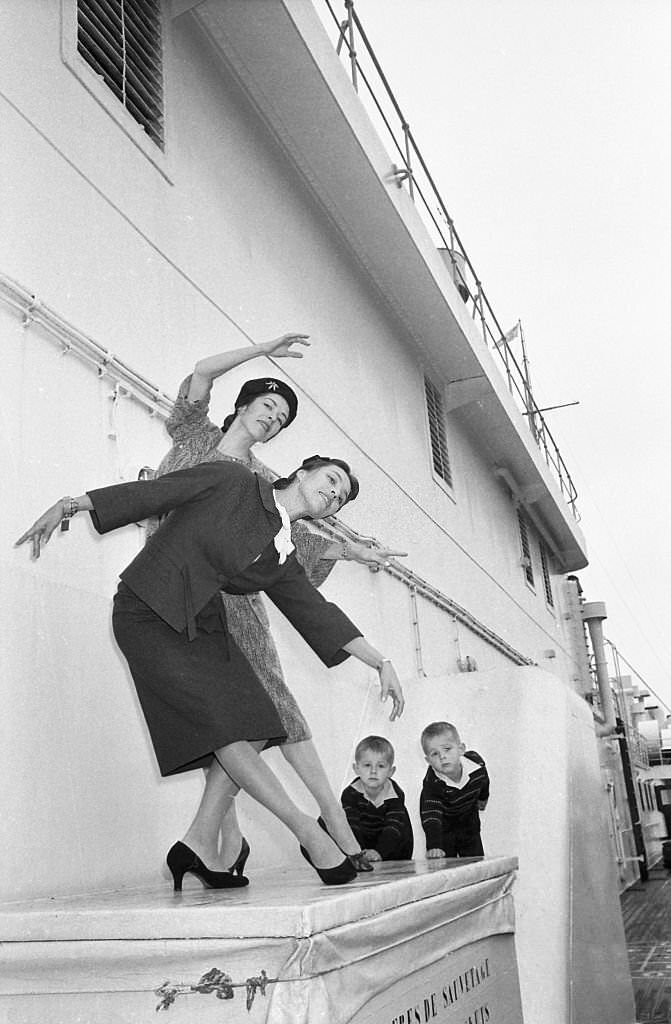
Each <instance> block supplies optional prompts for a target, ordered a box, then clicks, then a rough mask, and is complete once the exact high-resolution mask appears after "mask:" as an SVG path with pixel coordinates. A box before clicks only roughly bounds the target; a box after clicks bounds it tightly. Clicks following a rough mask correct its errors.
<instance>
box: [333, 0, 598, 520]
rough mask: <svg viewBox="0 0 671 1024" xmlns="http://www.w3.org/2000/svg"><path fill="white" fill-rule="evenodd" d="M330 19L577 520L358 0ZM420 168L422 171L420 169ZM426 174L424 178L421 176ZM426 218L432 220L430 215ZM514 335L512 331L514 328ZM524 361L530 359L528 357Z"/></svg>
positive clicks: (543, 428)
mask: <svg viewBox="0 0 671 1024" xmlns="http://www.w3.org/2000/svg"><path fill="white" fill-rule="evenodd" d="M324 2H325V3H326V6H327V7H328V9H329V11H330V14H331V17H332V18H333V21H334V22H335V24H336V26H337V28H338V41H337V44H336V51H337V53H338V54H339V55H340V53H341V50H342V49H343V47H345V48H346V53H347V58H348V61H349V66H350V74H351V78H352V85H353V87H354V89H355V91H356V92H357V93H358V92H359V83H363V84H364V85H365V86H366V89H367V90H368V93H369V96H370V99H371V100H372V102H373V105H374V109H375V112H376V113H377V115H378V116H379V117H380V120H381V122H382V124H383V125H384V127H385V128H386V130H387V132H388V133H389V136H390V139H391V142H392V143H393V146H394V149H395V151H396V152H397V153H398V158H399V161H400V163H401V167H400V168H397V167H396V166H394V177H395V179H396V182H397V184H398V186H399V188H401V187H403V184H404V183H407V187H408V193H409V195H410V198H411V199H412V200H413V202H414V203H415V205H416V206H417V208H418V210H419V211H420V214H421V215H423V219H424V220H425V224H426V226H427V228H428V230H429V233H430V234H431V235H432V238H433V241H434V242H435V243H436V244H437V246H438V248H441V249H443V250H444V252H445V254H446V256H447V259H448V261H449V269H450V272H451V275H452V279H453V280H454V283H455V285H456V287H457V290H458V291H459V294H460V295H461V298H462V299H463V301H464V303H465V304H466V307H467V308H469V309H470V312H471V316H472V318H473V320H474V321H475V320H477V321H479V324H480V330H481V332H482V336H483V340H484V342H485V344H486V345H487V346H488V347H490V348H491V349H492V350H493V352H496V353H498V358H499V359H500V360H501V362H502V364H503V369H504V373H505V378H506V381H507V384H508V390H509V391H510V393H511V394H512V395H513V397H514V398H515V399H516V400H517V402H518V403H519V404H520V406H521V411H522V413H523V415H524V416H525V417H526V418H527V421H528V424H529V430H530V432H531V435H532V437H533V439H534V441H535V442H536V444H537V446H538V448H539V450H540V451H541V453H542V455H543V457H544V459H545V462H546V464H547V465H548V467H549V468H550V470H551V471H552V472H553V474H554V476H555V478H556V480H557V482H558V484H559V488H560V490H561V493H562V494H563V496H564V497H565V499H566V501H567V503H568V505H569V507H570V508H571V512H572V513H573V516H574V517H575V518H576V520H577V519H579V518H580V517H579V514H578V510H577V507H576V499H577V491H576V488H575V485H574V483H573V481H572V479H571V475H570V473H569V471H568V468H567V466H566V463H565V462H564V459H563V457H562V455H561V452H560V451H559V446H558V445H557V442H556V441H555V439H554V437H553V436H552V433H551V431H550V428H549V427H548V425H547V423H546V422H545V419H544V418H543V414H542V412H541V410H540V408H539V406H538V405H537V403H536V401H535V399H534V397H533V394H532V391H531V384H530V381H529V375H528V372H526V365H525V366H524V367H522V366H520V364H519V362H518V360H517V358H516V356H515V354H514V352H513V350H512V348H511V346H510V343H509V336H508V335H506V334H505V333H504V331H503V330H502V328H501V325H500V323H499V321H498V319H497V317H496V314H495V313H494V310H493V309H492V306H491V304H490V302H489V299H488V298H487V295H486V294H485V291H484V288H483V287H482V282H481V281H480V279H479V277H478V275H477V273H476V270H475V268H474V266H473V264H472V263H471V260H470V258H469V256H468V253H467V252H466V249H465V247H464V245H463V243H462V241H461V238H460V237H459V234H458V232H457V229H456V227H455V225H454V220H453V219H452V217H451V216H450V214H449V212H448V210H447V207H446V206H445V203H444V202H443V198H442V196H441V194H440V192H439V190H438V186H437V185H436V183H435V181H434V180H433V177H432V175H431V172H430V171H429V168H428V166H427V164H426V162H425V160H424V157H423V156H422V154H421V152H420V149H419V147H418V145H417V143H416V141H415V138H414V135H413V133H412V131H411V129H410V125H409V124H408V121H407V120H406V118H405V116H404V114H403V111H402V110H401V107H400V105H399V103H398V101H397V99H396V97H395V96H394V93H393V91H392V89H391V86H390V84H389V82H388V80H387V78H386V76H385V74H384V71H383V70H382V66H381V65H380V62H379V60H378V59H377V57H376V55H375V52H374V50H373V47H372V45H371V43H370V41H369V39H368V36H367V34H366V32H365V30H364V28H363V25H362V24H361V20H360V18H359V16H358V14H357V13H356V11H355V9H354V0H344V5H345V10H346V17H345V20H344V21H342V22H340V21H339V19H338V16H337V15H336V12H335V11H334V9H333V3H332V0H324ZM357 35H358V38H360V39H361V42H362V43H363V46H364V49H365V52H366V54H367V55H368V57H369V58H370V61H371V63H372V66H373V70H374V72H375V74H376V75H377V78H378V79H379V82H380V83H381V85H382V87H383V90H384V93H385V94H386V98H387V100H388V101H389V103H390V104H391V108H392V115H393V117H395V118H397V119H398V122H399V125H400V131H401V138H400V139H399V137H398V128H396V129H394V126H393V125H392V123H391V119H390V116H389V115H388V114H387V113H386V112H385V109H384V107H383V104H382V101H381V99H380V97H379V96H378V94H377V92H376V90H375V89H374V87H373V85H372V84H371V81H370V79H369V75H368V74H367V72H366V69H365V68H364V67H363V66H362V64H361V60H360V59H359V54H358V52H357V49H356V40H357ZM418 171H419V172H421V174H420V173H418ZM422 176H423V179H424V180H422ZM427 217H428V223H427V219H426V218H427ZM511 333H512V332H511ZM524 363H525V364H526V360H524Z"/></svg>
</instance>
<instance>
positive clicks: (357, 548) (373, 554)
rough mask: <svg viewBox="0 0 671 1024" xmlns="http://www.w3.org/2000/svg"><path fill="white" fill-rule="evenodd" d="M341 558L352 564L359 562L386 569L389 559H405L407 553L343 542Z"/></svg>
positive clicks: (349, 541)
mask: <svg viewBox="0 0 671 1024" xmlns="http://www.w3.org/2000/svg"><path fill="white" fill-rule="evenodd" d="M342 551H343V553H342V555H341V556H340V557H341V558H344V559H346V560H347V561H352V562H361V563H362V564H363V565H369V566H377V568H382V567H384V568H385V569H387V568H388V567H389V566H390V565H391V562H390V561H389V559H390V558H405V556H406V555H407V554H408V552H407V551H395V550H393V549H392V548H383V547H380V546H379V545H377V544H376V545H374V546H373V547H369V546H368V545H367V544H360V543H359V542H358V541H354V540H346V541H343V545H342Z"/></svg>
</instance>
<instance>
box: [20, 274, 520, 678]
mask: <svg viewBox="0 0 671 1024" xmlns="http://www.w3.org/2000/svg"><path fill="white" fill-rule="evenodd" d="M2 302H4V303H5V304H6V305H7V306H9V307H10V308H11V309H13V310H14V311H15V312H16V313H17V314H18V315H19V316H20V317H21V323H22V325H23V327H24V329H26V330H27V329H28V328H30V327H31V326H32V325H35V326H37V327H39V328H40V329H41V332H42V333H43V334H45V335H46V336H47V338H49V339H50V340H51V341H53V342H55V343H56V344H57V345H58V346H59V348H60V349H61V352H62V353H63V355H72V356H74V357H75V358H78V359H80V360H81V361H82V362H83V363H85V364H86V365H87V366H91V367H93V368H94V369H95V370H96V371H97V374H98V377H99V378H101V379H105V380H109V381H110V383H111V384H112V385H113V390H112V392H111V394H110V398H113V399H116V398H117V397H119V396H120V395H123V396H124V397H126V398H129V399H131V400H133V401H136V402H138V403H139V404H140V405H141V406H143V407H144V408H145V409H146V411H147V412H148V413H149V415H150V416H151V417H155V418H156V419H158V420H165V419H167V418H168V416H169V414H170V412H171V410H172V406H173V403H174V399H173V398H171V397H170V396H169V395H168V394H167V393H166V392H164V391H161V390H160V389H159V388H158V387H157V386H156V385H155V384H153V383H152V382H151V381H149V380H147V378H146V377H144V376H143V375H142V374H140V373H138V371H137V370H135V369H133V367H131V366H129V365H128V364H127V363H125V362H124V361H123V360H122V359H119V358H118V356H115V355H114V354H113V353H112V352H110V351H109V350H108V349H106V348H105V347H104V346H103V345H101V344H100V342H98V341H96V340H95V339H94V338H91V337H90V336H89V335H87V334H84V333H83V331H80V330H79V329H78V328H76V327H74V326H73V325H72V324H71V323H69V322H68V321H67V320H65V318H64V317H62V316H61V315H60V313H58V312H56V310H54V309H51V307H50V306H47V305H46V303H44V302H42V301H41V300H40V299H39V298H38V297H37V296H36V295H35V294H34V293H33V292H32V291H30V290H29V289H28V288H25V287H24V286H23V285H21V284H19V283H18V282H17V281H14V280H13V279H12V278H11V277H7V276H6V275H5V274H3V273H2V272H1V271H0V303H2ZM269 468H270V471H271V473H273V474H274V475H275V476H279V475H280V474H279V473H277V472H275V470H273V469H272V468H271V467H269ZM152 473H153V470H152V469H150V467H148V466H144V467H143V468H142V469H141V470H140V474H139V479H146V478H147V477H148V476H149V478H151V474H152ZM312 527H313V528H314V529H315V530H317V532H319V533H321V534H322V535H323V536H325V537H327V538H329V539H330V540H336V541H343V540H353V541H356V542H357V543H360V544H366V545H373V544H378V543H379V542H378V541H377V540H376V539H375V538H374V537H365V536H363V535H362V534H360V533H358V532H357V531H356V530H354V529H353V528H352V527H349V526H347V525H346V524H345V523H342V522H340V521H339V520H338V519H335V518H333V517H329V518H328V519H322V520H315V521H314V522H313V523H312ZM370 571H372V572H378V571H381V572H384V573H386V574H387V575H388V576H390V577H391V578H392V579H395V580H397V581H398V582H400V583H402V584H403V585H404V586H405V587H407V588H408V589H409V591H410V593H411V594H417V595H419V596H421V597H423V598H425V599H426V600H427V601H429V602H430V603H431V604H433V605H435V606H436V607H438V608H440V609H441V611H444V612H447V614H448V615H449V616H450V618H452V619H453V620H454V621H456V622H460V623H461V624H462V625H464V626H465V627H466V628H467V629H469V630H470V631H471V632H472V633H474V634H475V635H476V636H478V637H480V638H481V639H482V640H484V641H485V642H486V643H488V644H489V645H490V646H492V647H494V648H496V650H498V651H500V652H501V653H502V654H503V655H504V656H505V657H506V658H508V659H509V660H510V661H512V662H513V663H514V664H515V665H532V664H534V662H533V660H532V659H531V658H529V657H527V656H526V655H524V654H522V653H521V652H520V651H518V650H516V649H515V648H514V647H513V646H512V645H511V644H509V643H508V641H507V640H505V639H504V638H503V637H501V636H499V635H498V633H495V632H494V630H493V629H490V627H489V626H487V625H486V623H484V622H481V621H480V620H479V619H478V618H477V617H476V616H475V615H473V613H472V612H469V611H468V609H467V608H464V607H463V606H462V605H460V604H457V602H456V601H454V600H453V599H452V598H451V597H449V596H448V595H447V594H445V593H443V591H442V590H439V589H438V587H435V586H434V585H433V584H432V583H429V582H428V581H427V580H425V579H424V578H423V577H422V576H420V575H419V573H416V572H415V571H414V570H413V569H410V568H408V566H405V565H401V564H400V563H398V562H396V561H391V562H390V563H389V565H387V566H384V567H380V566H377V565H376V566H371V567H370Z"/></svg>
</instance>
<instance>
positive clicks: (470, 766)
mask: <svg viewBox="0 0 671 1024" xmlns="http://www.w3.org/2000/svg"><path fill="white" fill-rule="evenodd" d="M477 768H482V765H481V764H478V763H477V761H471V759H470V757H463V756H462V758H461V778H460V779H459V781H458V782H455V780H454V779H448V777H447V775H443V773H442V772H437V771H436V769H435V768H433V767H432V769H431V770H432V771H433V774H434V775H435V776H436V778H437V779H440V780H441V782H444V783H445V785H446V786H452V788H453V789H463V788H464V786H465V785H466V783H467V782H468V780H469V778H470V776H471V775H472V774H473V772H474V771H475V770H476V769H477Z"/></svg>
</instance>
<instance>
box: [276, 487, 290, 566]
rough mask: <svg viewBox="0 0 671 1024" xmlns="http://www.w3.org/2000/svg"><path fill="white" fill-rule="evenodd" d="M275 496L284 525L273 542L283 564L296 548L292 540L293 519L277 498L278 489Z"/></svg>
mask: <svg viewBox="0 0 671 1024" xmlns="http://www.w3.org/2000/svg"><path fill="white" fill-rule="evenodd" d="M273 498H274V499H275V505H276V507H277V511H278V512H279V514H280V519H281V520H282V526H281V527H280V530H279V531H278V533H276V534H275V537H274V538H273V544H274V545H275V547H276V548H277V552H278V554H279V563H280V565H283V564H284V562H286V560H287V556H288V555H290V554H291V552H292V551H293V550H294V544H293V542H292V540H291V520H290V519H289V513H288V512H287V510H286V509H285V507H284V505H280V503H279V501H278V500H277V491H273Z"/></svg>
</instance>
